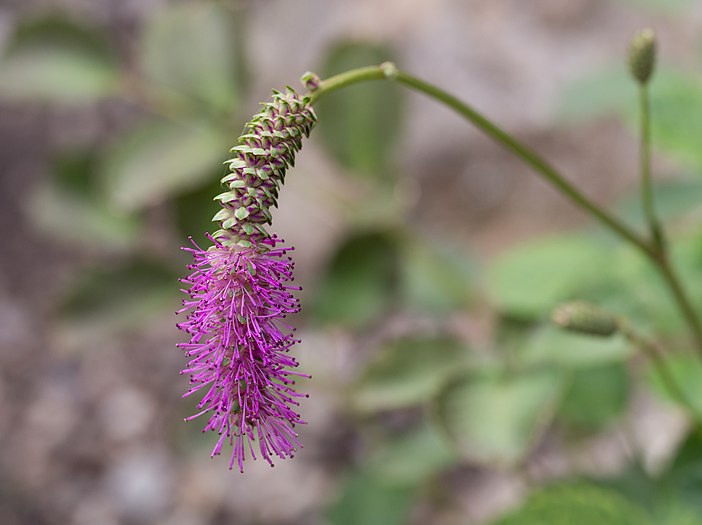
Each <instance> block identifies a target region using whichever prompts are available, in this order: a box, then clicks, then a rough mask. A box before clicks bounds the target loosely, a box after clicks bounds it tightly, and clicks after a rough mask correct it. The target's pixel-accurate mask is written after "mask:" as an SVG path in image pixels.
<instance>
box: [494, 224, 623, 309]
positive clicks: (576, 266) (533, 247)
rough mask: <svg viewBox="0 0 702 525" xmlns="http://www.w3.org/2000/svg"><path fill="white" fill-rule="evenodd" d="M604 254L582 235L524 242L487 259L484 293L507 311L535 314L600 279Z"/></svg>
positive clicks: (601, 249) (600, 248) (606, 261)
mask: <svg viewBox="0 0 702 525" xmlns="http://www.w3.org/2000/svg"><path fill="white" fill-rule="evenodd" d="M608 257H609V256H608V253H607V250H606V249H605V248H603V247H602V246H600V245H598V244H597V243H596V242H594V241H593V240H590V239H587V238H585V237H582V236H576V235H572V236H569V237H549V238H542V239H537V240H534V241H530V242H527V243H525V244H523V245H521V246H519V247H517V248H515V249H513V250H511V251H509V252H508V253H506V254H505V255H503V256H502V257H500V258H498V259H497V260H496V261H494V262H493V264H492V265H491V267H490V268H489V270H488V274H487V287H488V293H489V295H490V296H491V297H492V299H493V300H494V301H495V303H496V305H497V306H498V308H500V309H502V310H503V311H504V312H506V313H508V314H511V315H515V316H521V317H541V316H544V315H546V314H548V313H550V311H551V310H552V309H553V308H554V307H555V306H556V305H557V304H558V303H560V302H562V301H565V300H567V299H571V298H574V297H576V296H577V293H578V291H579V290H581V289H587V288H588V286H590V285H591V284H592V283H593V282H596V281H597V280H599V279H601V278H602V270H603V269H604V268H607V264H608Z"/></svg>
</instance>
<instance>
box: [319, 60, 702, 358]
mask: <svg viewBox="0 0 702 525" xmlns="http://www.w3.org/2000/svg"><path fill="white" fill-rule="evenodd" d="M383 79H391V80H396V81H397V82H400V83H402V84H404V85H406V86H408V87H410V88H411V89H413V90H415V91H419V92H421V93H424V94H425V95H428V96H429V97H431V98H433V99H435V100H437V101H439V102H441V103H443V104H444V105H446V106H448V107H450V108H452V109H453V110H455V111H456V112H457V113H459V114H461V115H462V116H463V117H465V118H466V119H467V120H468V121H469V122H471V123H472V124H473V125H474V126H476V127H477V128H478V129H480V130H481V131H482V132H483V133H485V134H486V135H487V136H489V137H490V138H492V139H493V140H494V141H495V142H497V143H498V144H500V145H502V146H504V147H505V148H507V149H508V150H510V151H511V152H512V153H514V154H515V155H516V156H517V157H519V158H520V159H522V160H523V161H524V162H525V163H526V164H528V165H529V166H530V167H531V168H532V169H534V171H535V172H536V173H537V174H538V175H540V176H541V177H543V178H544V179H545V180H547V181H548V182H549V183H550V184H551V185H552V186H554V187H555V188H556V189H557V190H559V191H560V192H561V193H562V194H563V195H565V196H566V198H568V199H569V200H570V201H571V202H573V203H574V204H575V205H576V206H578V207H580V208H582V209H583V210H585V211H587V212H588V213H590V214H591V215H593V216H594V217H596V218H597V219H598V220H599V221H600V222H602V223H603V224H604V225H605V226H607V227H608V228H609V229H610V230H612V231H614V232H615V233H617V234H618V235H619V236H620V237H621V238H623V239H624V240H626V241H627V242H629V243H630V244H631V245H633V246H635V247H636V248H637V249H638V250H640V251H641V252H642V253H643V254H644V255H645V256H646V257H647V258H648V259H649V260H650V261H651V262H652V263H653V264H654V265H655V266H656V268H658V270H659V272H660V273H661V275H662V277H663V278H664V280H665V282H666V284H667V285H668V287H669V288H670V290H671V293H672V294H673V297H674V299H675V301H676V303H677V304H678V307H679V308H680V311H681V312H682V313H683V316H684V318H685V320H686V321H687V323H688V325H689V326H690V329H691V331H692V334H693V336H694V338H695V342H696V346H697V350H698V351H699V353H700V356H702V325H701V324H700V320H699V318H698V317H697V314H696V312H695V310H694V308H693V307H692V303H691V302H690V299H689V298H688V296H687V294H686V292H685V290H684V289H683V287H682V285H681V283H680V280H679V279H678V277H677V275H676V273H675V271H674V269H673V268H672V266H671V264H670V262H669V259H668V256H667V254H666V253H665V250H664V249H663V242H662V235H661V230H660V228H659V227H658V226H657V222H656V220H655V216H654V214H653V198H652V192H651V187H650V160H649V159H650V139H649V135H650V130H649V127H650V126H649V113H648V95H647V92H642V98H641V104H642V111H644V113H643V115H644V116H643V117H642V119H643V120H642V124H643V133H642V148H641V161H642V172H643V173H644V189H643V190H642V191H643V195H644V206H645V210H646V211H645V213H646V216H647V218H648V220H649V224H650V225H651V226H652V232H654V233H653V239H652V240H651V241H650V242H649V241H648V240H647V239H645V238H643V237H642V236H640V235H639V234H638V233H636V232H635V231H634V230H632V229H631V228H629V226H627V225H626V224H624V223H623V222H621V221H620V220H619V219H618V218H617V217H614V216H613V215H610V214H609V213H608V212H607V211H606V210H604V209H603V208H601V207H600V206H599V205H598V204H596V203H594V202H593V201H591V200H590V199H589V198H588V197H586V196H585V195H583V194H582V193H581V192H580V191H579V190H578V189H577V188H576V187H575V186H573V185H572V184H571V183H570V182H568V181H567V180H566V179H565V178H564V177H563V175H561V174H560V172H559V171H558V170H557V169H556V168H554V167H553V166H551V164H549V163H548V162H547V161H546V160H545V159H543V158H542V157H541V156H540V155H539V154H538V153H536V152H535V151H533V150H532V149H531V148H529V147H528V146H526V145H524V144H522V143H521V142H519V141H517V140H516V139H515V138H514V137H512V136H511V135H509V134H508V133H507V132H505V131H503V130H502V129H501V128H499V127H498V126H497V125H495V124H494V123H492V122H491V121H490V120H488V119H487V118H486V117H484V116H483V115H482V114H480V113H479V112H478V111H476V110H475V109H473V108H472V107H471V106H469V105H468V104H466V103H464V102H462V101H461V100H459V99H458V98H456V97H454V96H453V95H451V94H449V93H447V92H446V91H444V90H443V89H441V88H438V87H436V86H434V85H433V84H429V83H428V82H425V81H423V80H421V79H418V78H416V77H413V76H412V75H409V74H407V73H404V72H402V71H399V70H398V69H397V68H396V67H395V65H394V64H390V63H385V64H381V65H380V66H369V67H364V68H359V69H354V70H351V71H347V72H345V73H341V74H340V75H336V76H333V77H330V78H328V79H326V80H322V81H321V82H320V84H319V87H318V88H317V89H315V90H313V91H312V92H311V93H309V94H308V97H309V100H310V103H311V104H314V103H315V102H317V101H318V100H319V99H320V98H321V97H322V96H324V95H325V94H328V93H331V92H333V91H336V90H338V89H341V88H343V87H345V86H349V85H351V84H355V83H358V82H364V81H366V80H383ZM654 226H655V229H654V228H653V227H654ZM655 232H657V233H655Z"/></svg>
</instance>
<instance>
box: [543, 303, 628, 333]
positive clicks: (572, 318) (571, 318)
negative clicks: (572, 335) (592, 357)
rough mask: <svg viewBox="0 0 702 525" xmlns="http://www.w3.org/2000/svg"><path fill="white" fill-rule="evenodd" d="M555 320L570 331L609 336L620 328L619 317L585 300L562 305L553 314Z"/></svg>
mask: <svg viewBox="0 0 702 525" xmlns="http://www.w3.org/2000/svg"><path fill="white" fill-rule="evenodd" d="M551 318H552V319H553V322H554V323H556V324H557V325H558V326H560V327H561V328H564V329H566V330H568V331H570V332H577V333H581V334H587V335H596V336H600V337H609V336H611V335H614V334H615V333H617V332H618V331H619V329H620V321H619V319H617V317H615V316H613V315H612V314H610V313H609V312H606V311H604V310H602V309H601V308H599V307H598V306H596V305H594V304H591V303H587V302H585V301H573V302H571V303H566V304H562V305H560V306H559V307H558V308H556V309H555V310H554V311H553V314H552V315H551Z"/></svg>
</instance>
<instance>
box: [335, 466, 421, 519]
mask: <svg viewBox="0 0 702 525" xmlns="http://www.w3.org/2000/svg"><path fill="white" fill-rule="evenodd" d="M341 490H342V491H341V496H340V498H339V499H338V500H337V501H336V503H334V504H333V505H332V506H331V507H330V508H329V509H328V511H327V518H328V522H329V524H330V525H358V524H359V523H363V525H401V524H404V523H407V520H408V518H409V511H410V508H411V507H412V503H413V501H414V493H415V491H414V490H413V489H412V488H409V487H401V486H396V485H389V484H387V483H384V482H382V481H381V480H379V479H378V478H376V477H374V476H372V475H369V474H367V473H364V472H356V473H352V474H351V475H350V476H349V477H348V478H347V480H346V482H345V483H344V485H343V486H342V489H341Z"/></svg>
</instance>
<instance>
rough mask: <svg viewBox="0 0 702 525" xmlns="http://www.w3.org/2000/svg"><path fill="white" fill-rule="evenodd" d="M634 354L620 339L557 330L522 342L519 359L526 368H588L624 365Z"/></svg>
mask: <svg viewBox="0 0 702 525" xmlns="http://www.w3.org/2000/svg"><path fill="white" fill-rule="evenodd" d="M634 353H635V349H634V348H633V347H632V345H631V344H630V343H629V342H628V341H627V340H626V339H625V338H624V337H621V336H613V337H606V338H605V337H593V336H588V335H583V334H575V333H572V332H567V331H565V330H561V329H559V328H556V327H548V328H544V329H542V330H539V331H537V332H535V333H534V335H533V336H532V337H531V338H529V339H527V340H525V341H523V343H522V345H521V348H520V351H519V355H520V358H521V360H522V361H523V362H524V363H526V364H531V365H535V364H540V365H556V366H561V367H566V368H572V369H579V368H591V367H597V366H600V365H605V364H612V363H618V362H621V361H625V360H626V359H628V358H629V357H631V356H632V355H633V354H634Z"/></svg>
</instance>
